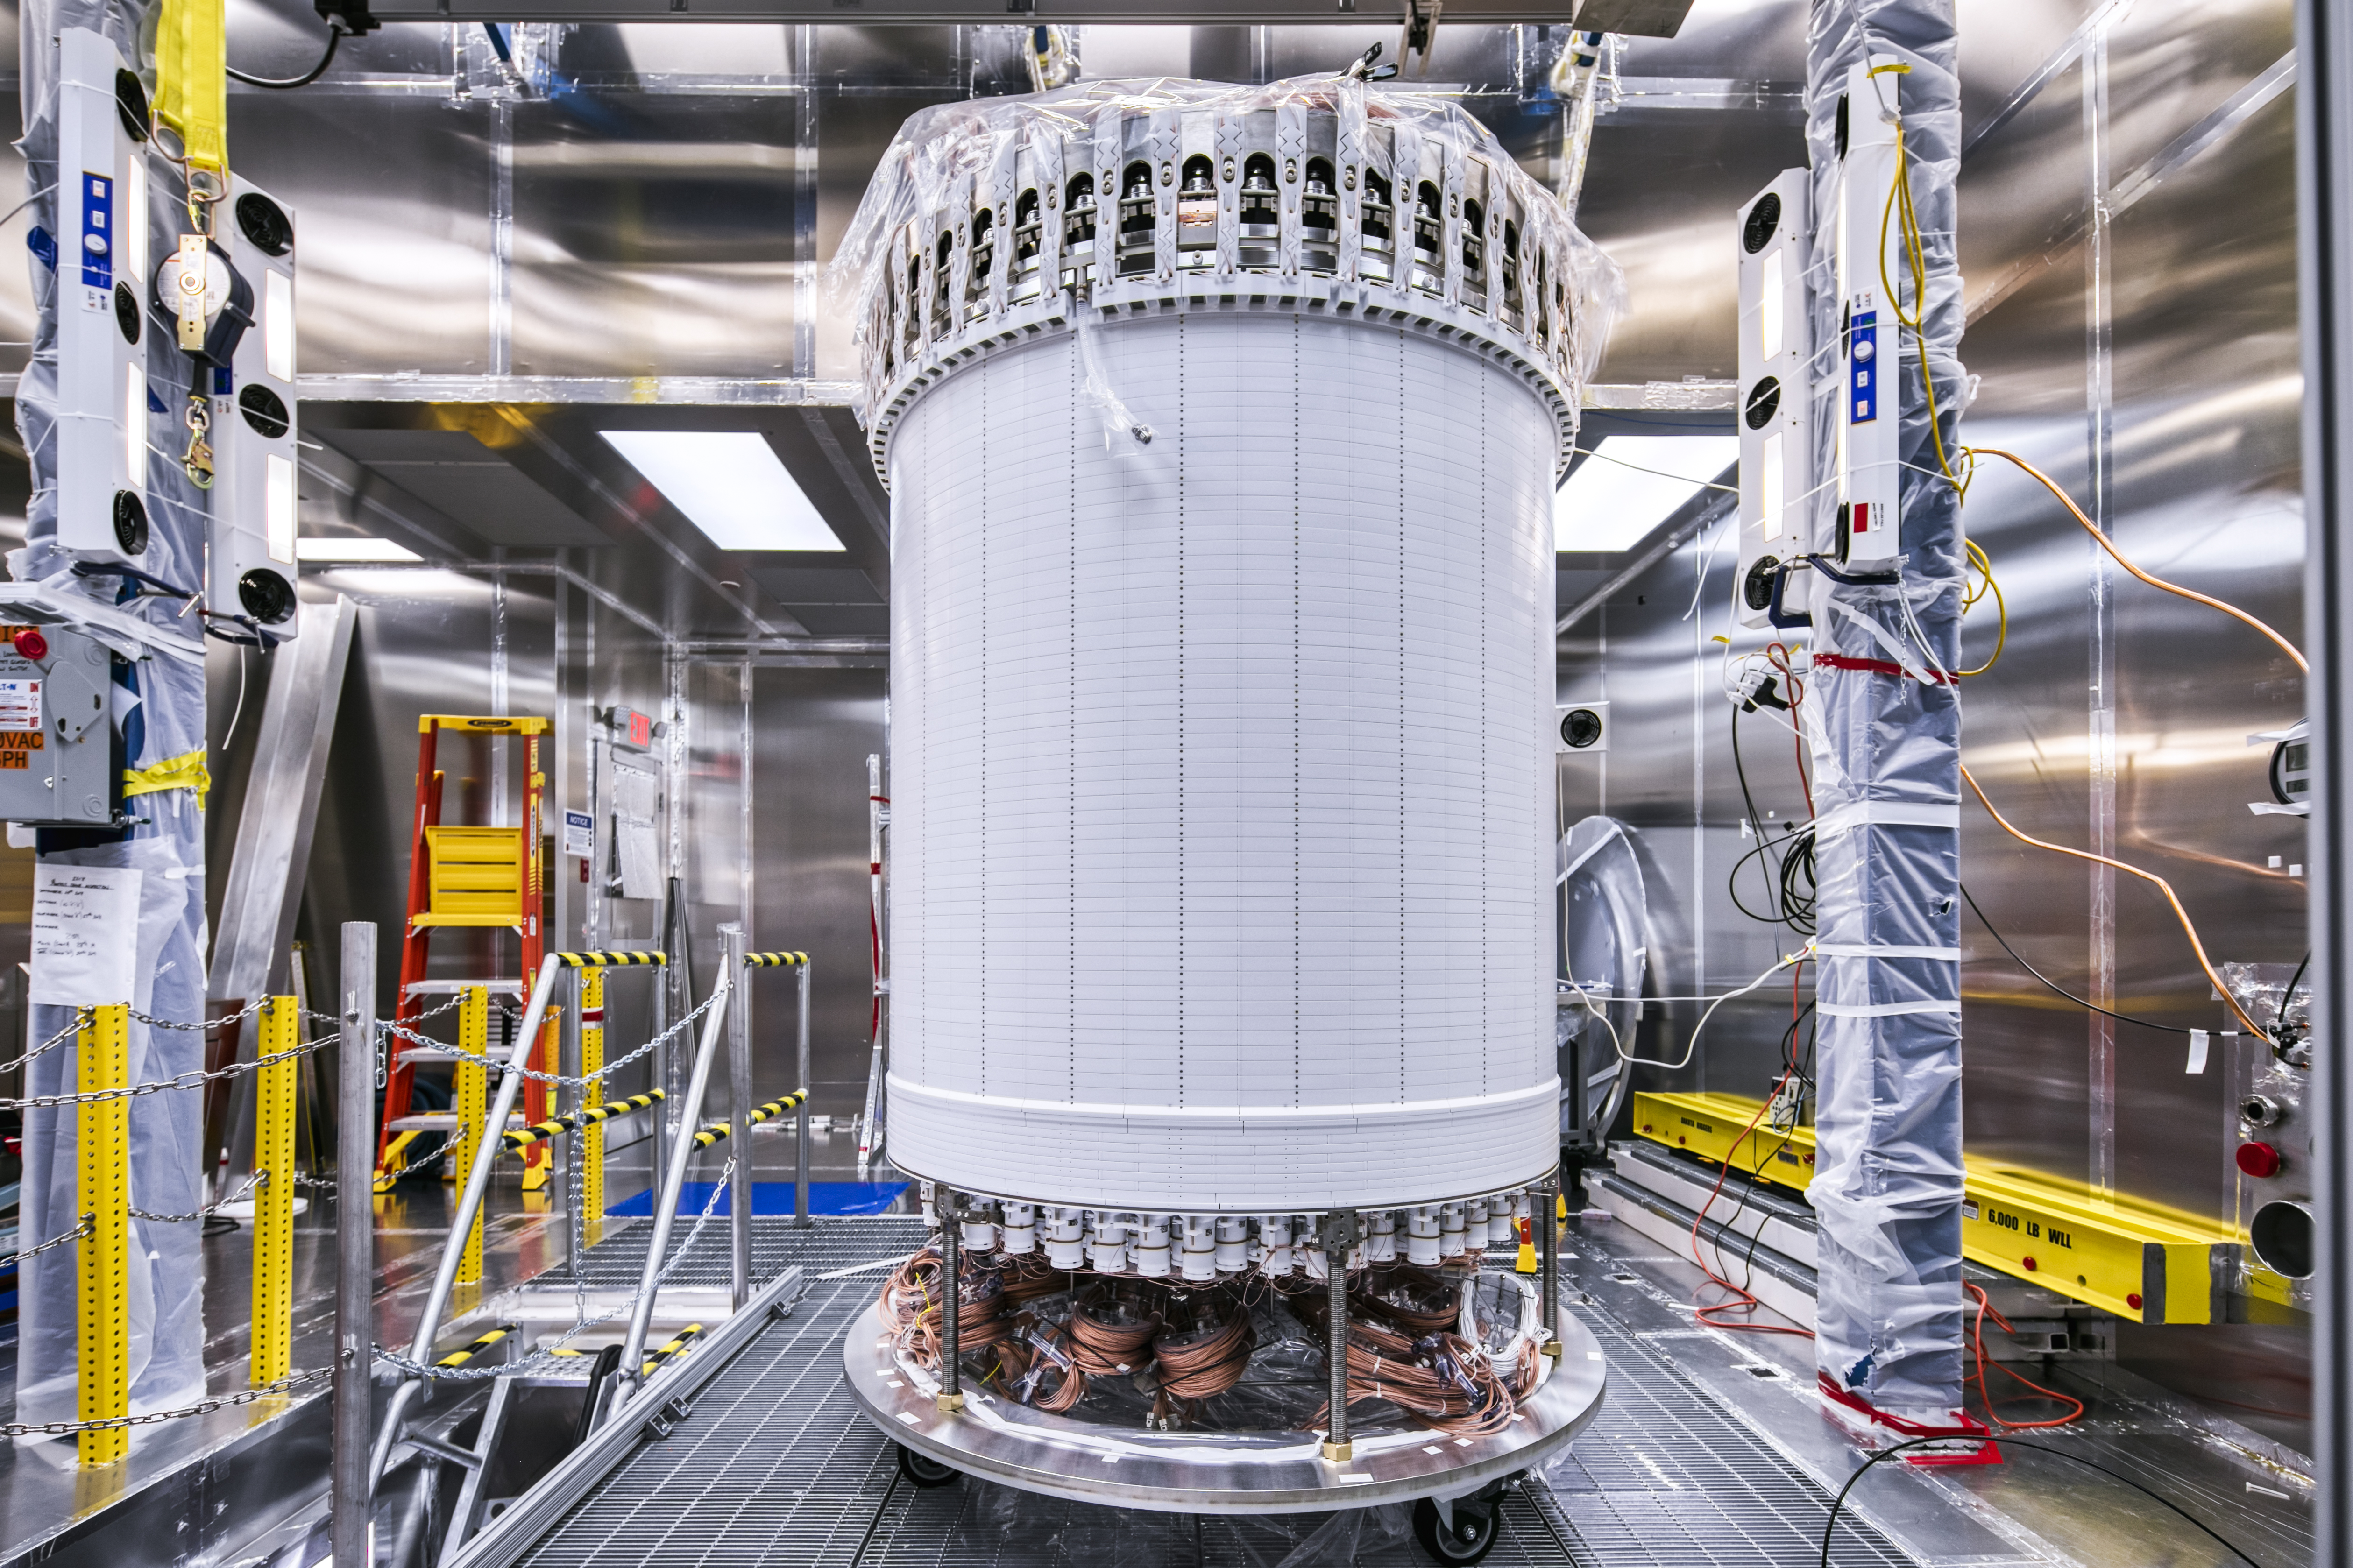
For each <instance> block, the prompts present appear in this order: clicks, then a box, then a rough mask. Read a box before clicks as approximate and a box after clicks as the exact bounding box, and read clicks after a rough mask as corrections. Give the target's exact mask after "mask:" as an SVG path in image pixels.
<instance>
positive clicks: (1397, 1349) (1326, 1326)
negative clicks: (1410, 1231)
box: [1293, 1297, 1518, 1437]
mask: <svg viewBox="0 0 2353 1568" xmlns="http://www.w3.org/2000/svg"><path fill="white" fill-rule="evenodd" d="M1353 1300H1354V1304H1355V1305H1356V1306H1357V1307H1359V1308H1362V1309H1365V1316H1369V1315H1370V1310H1371V1303H1370V1301H1368V1300H1366V1299H1365V1298H1362V1297H1358V1298H1354V1299H1353ZM1293 1310H1294V1311H1295V1312H1297V1313H1298V1315H1299V1316H1300V1317H1301V1319H1302V1320H1303V1321H1308V1322H1309V1323H1310V1324H1311V1325H1312V1326H1314V1328H1316V1329H1317V1330H1318V1331H1321V1332H1324V1333H1326V1334H1328V1333H1329V1332H1330V1331H1331V1329H1330V1324H1331V1315H1330V1310H1329V1308H1328V1307H1327V1306H1326V1305H1325V1304H1324V1302H1322V1301H1320V1300H1317V1299H1316V1298H1314V1297H1301V1298H1296V1299H1294V1301H1293ZM1347 1363H1348V1369H1347V1378H1348V1403H1349V1404H1350V1405H1359V1404H1362V1403H1363V1402H1365V1401H1366V1400H1368V1399H1381V1400H1387V1401H1388V1403H1389V1404H1391V1405H1396V1406H1398V1408H1399V1409H1401V1410H1408V1411H1411V1412H1412V1413H1413V1414H1414V1415H1419V1416H1420V1417H1421V1418H1422V1419H1423V1420H1424V1421H1426V1422H1428V1423H1429V1424H1430V1426H1434V1427H1436V1428H1437V1429H1438V1430H1439V1431H1441V1432H1451V1433H1453V1434H1454V1435H1456V1436H1463V1437H1478V1436H1487V1435H1489V1434H1492V1433H1495V1432H1500V1431H1502V1430H1504V1428H1505V1427H1506V1426H1510V1425H1511V1424H1512V1415H1513V1412H1514V1410H1516V1409H1517V1408H1518V1403H1517V1401H1516V1400H1515V1399H1514V1397H1513V1395H1512V1392H1511V1390H1510V1389H1509V1388H1508V1387H1507V1386H1506V1385H1505V1384H1504V1380H1503V1379H1502V1378H1500V1377H1498V1376H1497V1375H1496V1374H1495V1369H1494V1366H1493V1363H1492V1362H1491V1361H1490V1359H1489V1357H1488V1356H1487V1353H1486V1352H1484V1351H1482V1350H1481V1349H1480V1348H1479V1347H1478V1346H1476V1345H1473V1344H1472V1343H1471V1342H1469V1341H1468V1340H1465V1339H1463V1338H1462V1337H1461V1335H1459V1334H1454V1333H1433V1334H1428V1335H1424V1336H1422V1337H1420V1338H1419V1339H1409V1338H1407V1337H1406V1336H1405V1335H1404V1334H1401V1333H1398V1332H1395V1331H1392V1330H1389V1329H1385V1328H1382V1327H1381V1326H1380V1325H1379V1324H1377V1323H1375V1322H1368V1321H1364V1317H1363V1316H1356V1317H1352V1318H1351V1320H1350V1321H1349V1324H1348V1348H1347ZM1328 1409H1329V1407H1328V1405H1327V1406H1326V1408H1325V1410H1324V1411H1322V1412H1319V1413H1318V1414H1317V1415H1315V1416H1314V1421H1321V1420H1322V1419H1323V1418H1324V1415H1325V1414H1327V1413H1328ZM1312 1424H1313V1423H1312V1422H1311V1425H1312Z"/></svg>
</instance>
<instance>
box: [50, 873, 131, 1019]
mask: <svg viewBox="0 0 2353 1568" xmlns="http://www.w3.org/2000/svg"><path fill="white" fill-rule="evenodd" d="M141 877H142V873H140V872H138V871H133V870H118V869H116V868H111V867H106V866H38V867H36V868H34V870H33V984H32V1000H33V1001H34V1002H36V1003H42V1004H47V1005H51V1006H57V1007H103V1006H111V1005H113V1004H115V1003H118V1002H128V1001H130V1000H131V999H132V987H133V984H134V971H135V969H136V967H137V965H136V959H137V957H138V952H139V884H140V880H141Z"/></svg>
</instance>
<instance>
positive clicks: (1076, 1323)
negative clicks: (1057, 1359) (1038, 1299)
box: [1069, 1284, 1162, 1377]
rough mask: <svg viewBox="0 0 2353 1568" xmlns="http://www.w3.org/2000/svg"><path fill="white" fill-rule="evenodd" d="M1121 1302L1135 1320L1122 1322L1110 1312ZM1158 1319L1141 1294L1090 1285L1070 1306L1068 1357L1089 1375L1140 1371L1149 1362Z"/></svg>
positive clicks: (1159, 1317)
mask: <svg viewBox="0 0 2353 1568" xmlns="http://www.w3.org/2000/svg"><path fill="white" fill-rule="evenodd" d="M1123 1306H1124V1307H1126V1308H1128V1309H1129V1310H1131V1311H1132V1312H1133V1313H1134V1321H1130V1322H1121V1321H1117V1320H1116V1319H1114V1318H1113V1316H1112V1315H1111V1314H1112V1313H1113V1312H1114V1311H1116V1310H1118V1309H1119V1308H1121V1307H1123ZM1161 1321H1162V1320H1161V1316H1160V1314H1159V1313H1158V1312H1157V1311H1155V1310H1151V1309H1150V1308H1148V1307H1147V1306H1146V1305H1145V1302H1144V1301H1143V1300H1141V1299H1140V1298H1134V1297H1126V1296H1120V1295H1114V1294H1113V1292H1112V1291H1110V1290H1108V1289H1105V1288H1104V1287H1103V1286H1102V1285H1099V1284H1098V1285H1092V1286H1090V1287H1088V1289H1086V1291H1085V1292H1084V1293H1083V1294H1082V1295H1081V1296H1080V1297H1079V1299H1078V1301H1077V1302H1076V1304H1074V1305H1073V1306H1072V1307H1071V1321H1070V1325H1069V1328H1070V1335H1071V1360H1073V1361H1075V1362H1076V1363H1078V1367H1079V1370H1080V1371H1081V1372H1082V1373H1086V1374H1087V1375H1088V1376H1090V1377H1122V1376H1124V1375H1126V1374H1127V1373H1132V1372H1136V1371H1140V1370H1141V1369H1143V1368H1144V1367H1145V1366H1148V1365H1150V1364H1151V1362H1152V1349H1151V1346H1152V1336H1153V1335H1155V1334H1156V1333H1158V1332H1159V1331H1160V1324H1161Z"/></svg>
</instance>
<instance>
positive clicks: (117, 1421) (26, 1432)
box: [0, 1366, 335, 1437]
mask: <svg viewBox="0 0 2353 1568" xmlns="http://www.w3.org/2000/svg"><path fill="white" fill-rule="evenodd" d="M334 1375H335V1369H334V1368H333V1367H331V1366H318V1367H312V1368H311V1370H310V1371H308V1372H298V1373H294V1374H293V1375H292V1376H290V1377H281V1378H280V1379H279V1380H278V1381H277V1382H276V1383H273V1384H268V1385H267V1386H265V1387H261V1388H240V1389H238V1390H237V1392H236V1393H235V1394H223V1395H221V1396H220V1397H219V1398H218V1399H206V1400H203V1401H201V1402H199V1403H197V1404H195V1405H184V1406H182V1407H181V1408H180V1409H177V1410H151V1411H149V1412H148V1413H147V1414H146V1415H114V1416H110V1417H108V1418H107V1419H106V1420H103V1421H11V1422H8V1423H7V1424H6V1425H5V1426H0V1437H70V1436H73V1435H74V1434H75V1433H77V1432H111V1431H113V1430H114V1429H115V1428H116V1427H118V1426H153V1425H155V1424H156V1423H157V1422H159V1421H178V1420H181V1419H183V1418H185V1417H186V1416H190V1415H211V1414H212V1413H213V1412H214V1411H216V1410H227V1409H231V1408H233V1407H235V1406H237V1405H255V1404H259V1402H261V1401H262V1400H265V1399H274V1398H276V1397H277V1396H278V1395H280V1394H284V1393H285V1392H286V1391H287V1390H289V1389H292V1388H300V1387H301V1386H302V1385H303V1384H306V1383H317V1382H319V1381H321V1380H322V1379H324V1378H330V1377H332V1376H334Z"/></svg>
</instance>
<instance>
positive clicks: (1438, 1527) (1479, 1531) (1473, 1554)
mask: <svg viewBox="0 0 2353 1568" xmlns="http://www.w3.org/2000/svg"><path fill="white" fill-rule="evenodd" d="M1496 1522H1497V1521H1496V1518H1495V1507H1494V1505H1493V1503H1473V1502H1471V1501H1470V1500H1467V1499H1466V1500H1463V1501H1461V1502H1458V1503H1456V1504H1455V1505H1454V1524H1453V1526H1452V1528H1451V1529H1450V1528H1449V1527H1448V1526H1447V1523H1446V1521H1444V1520H1443V1519H1440V1517H1439V1513H1438V1505H1437V1504H1436V1503H1434V1502H1432V1501H1431V1500H1430V1499H1428V1498H1424V1499H1422V1500H1420V1501H1419V1502H1418V1503H1415V1504H1414V1505H1413V1538H1414V1539H1415V1540H1416V1541H1418V1542H1420V1543H1421V1549H1422V1550H1423V1551H1424V1552H1429V1553H1430V1556H1431V1557H1433V1558H1435V1559H1436V1560H1437V1561H1439V1562H1440V1563H1476V1562H1479V1561H1480V1560H1482V1558H1484V1557H1485V1556H1486V1555H1487V1553H1488V1552H1491V1551H1493V1549H1494V1545H1495V1527H1496Z"/></svg>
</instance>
